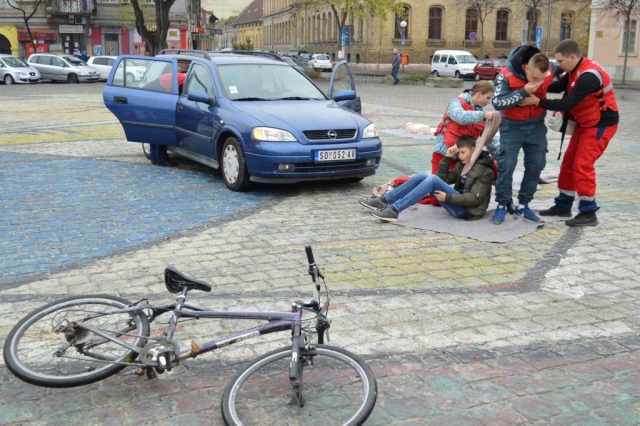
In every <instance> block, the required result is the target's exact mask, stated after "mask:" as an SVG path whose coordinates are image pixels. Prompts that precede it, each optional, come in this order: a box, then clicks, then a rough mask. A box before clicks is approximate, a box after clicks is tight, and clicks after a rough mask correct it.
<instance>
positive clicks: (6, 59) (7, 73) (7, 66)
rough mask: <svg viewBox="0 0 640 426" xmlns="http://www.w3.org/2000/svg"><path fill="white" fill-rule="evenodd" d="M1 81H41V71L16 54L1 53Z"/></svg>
mask: <svg viewBox="0 0 640 426" xmlns="http://www.w3.org/2000/svg"><path fill="white" fill-rule="evenodd" d="M0 81H2V82H4V84H6V85H9V84H13V83H39V82H40V72H38V70H37V69H35V68H33V67H30V66H29V65H27V63H26V62H25V61H23V60H22V59H20V58H16V57H15V56H11V55H7V54H0Z"/></svg>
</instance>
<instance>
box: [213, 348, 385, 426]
mask: <svg viewBox="0 0 640 426" xmlns="http://www.w3.org/2000/svg"><path fill="white" fill-rule="evenodd" d="M290 360H291V347H290V346H289V347H285V348H281V349H277V350H275V351H272V352H269V353H268V354H265V355H263V356H261V357H259V358H256V359H255V360H253V361H251V363H250V365H249V366H248V367H246V368H245V369H244V370H242V371H240V372H239V373H238V374H237V375H236V376H235V377H234V378H233V379H232V380H231V381H230V382H229V384H228V385H227V388H226V389H225V392H224V395H223V396H222V417H223V418H224V421H225V423H226V424H227V425H267V424H269V425H270V424H274V425H316V424H317V425H323V426H326V425H332V426H338V425H361V424H363V423H364V421H365V420H366V419H367V418H368V417H369V415H370V414H371V411H373V407H374V405H375V403H376V398H377V392H378V390H377V384H376V379H375V377H374V375H373V373H372V372H371V370H370V369H369V367H367V365H366V364H365V363H364V362H363V361H362V360H361V359H359V358H358V357H357V356H355V355H354V354H352V353H350V352H348V351H346V350H344V349H341V348H336V347H333V346H326V345H316V346H315V347H314V348H313V349H310V350H302V351H301V352H300V360H301V365H302V403H298V402H297V399H296V397H294V396H293V389H292V386H291V383H290V382H289V362H290Z"/></svg>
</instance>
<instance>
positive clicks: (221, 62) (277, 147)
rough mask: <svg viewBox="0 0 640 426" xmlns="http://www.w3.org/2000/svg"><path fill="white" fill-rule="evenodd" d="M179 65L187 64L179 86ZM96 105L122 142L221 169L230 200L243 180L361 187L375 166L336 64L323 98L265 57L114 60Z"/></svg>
mask: <svg viewBox="0 0 640 426" xmlns="http://www.w3.org/2000/svg"><path fill="white" fill-rule="evenodd" d="M140 60H145V61H146V62H147V64H148V66H147V69H146V71H145V73H144V76H143V77H142V80H140V81H135V82H130V81H127V80H126V79H125V78H123V76H124V75H126V73H127V72H126V70H127V68H128V67H130V66H132V65H133V64H134V63H135V64H136V66H137V65H138V64H139V63H140ZM178 61H180V62H181V63H183V62H185V61H187V62H188V70H187V73H186V76H185V78H184V83H183V84H182V85H179V84H178V82H179V77H178ZM163 79H164V81H163ZM103 98H104V103H105V105H106V106H107V108H108V109H109V110H110V111H111V112H112V113H113V114H114V115H115V116H116V117H117V118H118V120H119V121H120V123H121V124H122V127H123V129H124V131H125V134H126V137H127V140H128V141H130V142H142V143H156V144H161V145H167V146H168V149H169V150H170V151H172V152H174V153H176V154H178V155H180V156H183V157H186V158H189V159H191V160H193V161H196V162H199V163H202V164H205V165H207V166H210V167H213V168H214V169H221V171H222V176H223V178H224V181H225V184H226V185H227V187H228V188H229V189H231V190H234V191H243V190H246V189H248V187H249V183H250V181H255V182H281V183H293V182H300V181H306V180H319V179H348V180H351V181H354V180H360V179H362V178H364V177H365V176H370V175H373V174H375V171H376V169H377V168H378V166H379V165H380V159H381V156H382V143H381V142H380V137H379V134H378V129H377V128H376V126H375V125H374V124H373V123H371V121H369V120H368V119H366V118H364V117H363V116H362V115H360V112H361V101H360V98H359V97H358V96H357V94H356V91H355V84H354V81H353V75H352V73H351V70H350V68H349V66H348V65H347V63H346V62H344V61H343V62H341V63H339V64H337V65H336V67H335V70H334V72H333V75H332V77H331V83H330V86H329V90H328V93H327V94H326V95H325V94H324V93H323V92H322V90H320V89H319V88H318V87H317V86H316V85H315V84H314V83H313V82H312V81H311V80H310V79H309V78H307V76H305V75H304V74H303V73H301V72H299V71H298V70H296V69H294V68H293V67H291V66H290V65H288V64H287V63H284V62H281V61H275V60H273V59H269V58H264V57H254V56H247V55H235V54H207V53H204V52H187V53H182V52H180V53H173V54H160V55H158V56H155V57H153V58H149V57H140V56H128V55H127V56H120V57H118V59H117V60H116V63H115V65H114V66H113V69H112V70H111V73H110V75H109V78H108V80H107V83H106V85H105V88H104V92H103Z"/></svg>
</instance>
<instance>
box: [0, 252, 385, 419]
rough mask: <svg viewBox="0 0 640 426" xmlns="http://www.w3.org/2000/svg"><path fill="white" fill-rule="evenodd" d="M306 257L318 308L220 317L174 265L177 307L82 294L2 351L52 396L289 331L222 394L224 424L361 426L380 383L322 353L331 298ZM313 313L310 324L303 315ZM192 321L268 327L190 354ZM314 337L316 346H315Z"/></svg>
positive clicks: (198, 285)
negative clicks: (153, 326) (181, 326)
mask: <svg viewBox="0 0 640 426" xmlns="http://www.w3.org/2000/svg"><path fill="white" fill-rule="evenodd" d="M305 249H306V252H307V258H308V260H309V274H310V275H311V277H312V281H313V295H314V297H313V300H311V301H310V302H301V301H296V302H293V303H292V310H291V312H239V311H238V312H231V311H213V310H206V309H203V308H199V307H197V306H194V305H190V304H187V302H186V299H187V293H188V292H189V291H191V290H200V291H206V292H210V291H211V286H210V285H209V284H207V283H206V282H204V281H200V280H196V279H191V278H188V277H186V276H184V275H182V274H181V273H180V272H179V271H178V270H176V269H175V268H172V267H167V268H166V269H165V272H164V277H165V285H166V287H167V290H169V292H171V293H174V294H177V295H178V296H177V298H176V302H175V303H172V304H169V305H161V306H156V305H151V304H149V303H148V301H146V299H143V300H140V301H138V302H136V303H131V302H129V301H127V300H125V299H122V298H120V297H115V296H108V295H88V296H74V297H70V298H67V299H64V300H60V301H57V302H53V303H50V304H48V305H46V306H43V307H41V308H39V309H36V310H35V311H33V312H31V313H30V314H29V315H27V316H26V317H25V318H23V319H22V320H21V321H20V322H19V323H18V324H17V325H16V326H15V327H14V328H13V329H12V330H11V332H10V333H9V335H8V336H7V339H6V342H5V345H4V360H5V363H6V365H7V367H8V368H9V370H10V371H11V372H12V373H13V374H15V375H16V376H17V377H18V378H20V379H21V380H23V381H25V382H27V383H31V384H34V385H38V386H45V387H53V388H64V387H73V386H82V385H86V384H89V383H93V382H96V381H99V380H102V379H105V378H107V377H109V376H111V375H113V374H115V373H117V372H119V371H121V370H123V369H124V368H126V367H128V366H134V367H137V368H138V370H137V373H138V374H140V375H144V374H147V376H148V377H150V378H152V377H155V375H156V373H163V372H164V371H171V370H172V369H173V368H175V367H176V366H177V365H178V364H179V363H180V362H181V361H184V360H186V359H188V358H195V357H196V356H198V355H201V354H203V353H206V352H210V351H213V350H215V349H218V348H222V347H224V346H228V345H231V344H233V343H237V342H239V341H242V340H246V339H249V338H251V337H256V336H259V335H264V334H268V333H274V332H278V331H288V330H291V334H292V337H291V345H290V346H286V347H283V348H280V349H276V350H274V351H272V352H269V353H267V354H265V355H262V356H260V357H258V358H256V359H254V360H252V361H251V362H250V363H249V364H248V365H247V366H246V368H244V369H242V370H241V371H240V372H239V373H238V374H236V375H235V377H233V378H232V379H231V381H230V382H229V383H228V385H227V387H226V389H225V391H224V394H223V396H222V416H223V418H224V421H225V423H226V424H228V425H241V424H256V425H262V424H278V425H295V424H301V423H303V424H323V425H332V426H333V425H361V424H363V423H364V421H365V420H366V419H367V418H368V417H369V415H370V414H371V411H372V410H373V407H374V405H375V402H376V398H377V384H376V379H375V377H374V375H373V373H372V371H371V370H370V369H369V367H367V365H366V364H365V363H364V362H363V361H362V360H361V359H360V358H358V357H357V356H356V355H354V354H352V353H351V352H348V351H346V350H344V349H341V348H337V347H333V346H328V345H324V340H325V334H326V337H327V341H328V340H329V339H328V337H329V335H328V330H329V326H330V321H329V320H328V318H327V312H328V310H329V291H328V289H327V286H326V283H325V282H324V277H323V275H322V273H321V272H320V270H319V269H318V267H317V266H316V264H315V261H314V259H313V253H312V251H311V247H305ZM320 279H322V283H323V284H324V289H323V290H322V292H321V286H320ZM321 294H324V296H325V299H326V300H325V302H324V304H322V303H321V297H320V296H321ZM170 312H171V313H172V316H171V319H170V321H169V325H168V327H167V329H166V333H163V334H159V335H153V333H151V331H150V323H152V322H153V321H154V320H155V319H156V318H157V317H159V316H160V315H162V314H165V313H170ZM305 313H306V314H307V316H309V318H306V317H303V314H305ZM185 318H186V319H200V320H202V319H207V318H217V319H254V320H264V321H267V323H266V324H263V325H259V326H257V327H254V328H251V329H248V330H245V331H242V332H239V333H234V334H231V335H228V336H225V337H223V338H221V339H218V340H214V341H211V342H208V343H204V344H202V345H199V344H197V343H196V342H194V341H192V342H191V348H189V349H188V350H186V351H182V350H181V348H180V345H179V344H178V342H177V341H175V340H173V335H174V332H175V331H176V327H177V324H178V322H179V321H180V320H181V319H185ZM314 335H316V336H317V342H318V343H317V344H313V343H312V341H311V340H312V337H313V336H314Z"/></svg>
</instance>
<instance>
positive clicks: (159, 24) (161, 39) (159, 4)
mask: <svg viewBox="0 0 640 426" xmlns="http://www.w3.org/2000/svg"><path fill="white" fill-rule="evenodd" d="M175 1H176V0H156V1H155V12H156V20H155V22H153V23H147V22H145V17H144V11H143V10H142V8H141V7H140V0H131V6H133V13H134V14H135V17H136V30H138V34H140V36H141V37H142V38H143V39H144V40H145V42H146V45H147V48H148V49H149V54H150V55H151V56H155V55H156V53H158V52H159V51H161V50H162V49H164V48H165V46H166V43H167V34H168V33H169V24H170V19H169V10H171V6H173V3H175Z"/></svg>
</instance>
